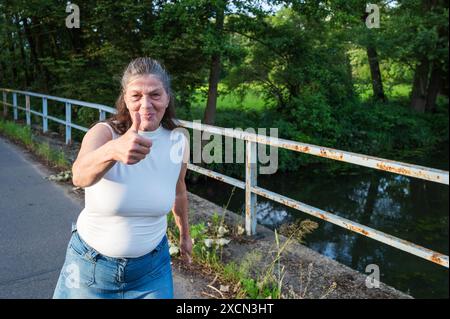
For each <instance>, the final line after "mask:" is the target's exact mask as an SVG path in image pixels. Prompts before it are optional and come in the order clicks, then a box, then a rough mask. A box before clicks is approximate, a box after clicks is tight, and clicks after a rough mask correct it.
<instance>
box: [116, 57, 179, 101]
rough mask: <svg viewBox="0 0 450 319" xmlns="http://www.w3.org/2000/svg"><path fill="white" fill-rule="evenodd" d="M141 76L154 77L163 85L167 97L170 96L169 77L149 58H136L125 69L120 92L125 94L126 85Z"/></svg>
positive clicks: (156, 62) (157, 63) (159, 65)
mask: <svg viewBox="0 0 450 319" xmlns="http://www.w3.org/2000/svg"><path fill="white" fill-rule="evenodd" d="M142 75H153V76H156V77H157V78H158V79H159V80H160V81H161V82H162V84H163V87H164V89H165V90H166V93H167V94H168V95H171V93H172V89H171V86H170V76H169V74H168V73H167V71H166V70H165V68H164V67H163V66H162V65H161V64H160V63H159V62H158V61H156V60H154V59H152V58H149V57H141V58H136V59H134V60H133V61H131V62H130V63H129V64H128V66H127V67H126V69H125V71H124V72H123V75H122V80H121V85H122V91H123V92H125V90H126V88H127V85H128V83H130V82H131V81H132V80H133V79H134V78H135V77H137V76H142Z"/></svg>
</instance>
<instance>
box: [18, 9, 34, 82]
mask: <svg viewBox="0 0 450 319" xmlns="http://www.w3.org/2000/svg"><path fill="white" fill-rule="evenodd" d="M14 20H15V21H16V29H17V38H18V39H19V47H20V56H21V58H22V68H23V70H24V72H25V88H28V86H29V85H30V83H31V78H30V74H29V72H28V71H29V70H28V62H27V56H26V54H25V44H24V41H23V38H22V30H21V27H20V24H19V19H18V17H17V16H15V17H14Z"/></svg>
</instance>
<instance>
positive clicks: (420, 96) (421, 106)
mask: <svg viewBox="0 0 450 319" xmlns="http://www.w3.org/2000/svg"><path fill="white" fill-rule="evenodd" d="M429 68H430V66H429V62H428V60H427V59H426V58H423V59H422V61H420V63H419V64H418V65H417V66H416V71H415V73H414V82H413V88H412V92H411V108H412V109H413V110H416V111H417V112H421V113H423V112H425V105H426V102H427V84H428V73H429Z"/></svg>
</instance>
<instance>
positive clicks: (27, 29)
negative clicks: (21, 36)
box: [22, 19, 39, 78]
mask: <svg viewBox="0 0 450 319" xmlns="http://www.w3.org/2000/svg"><path fill="white" fill-rule="evenodd" d="M22 22H23V27H24V30H25V36H26V38H27V41H28V46H29V47H30V60H31V65H32V67H33V68H32V70H33V78H36V76H37V75H38V72H39V68H38V66H39V64H38V58H37V54H36V43H35V41H34V38H33V35H32V33H31V30H30V26H29V25H28V22H27V19H22Z"/></svg>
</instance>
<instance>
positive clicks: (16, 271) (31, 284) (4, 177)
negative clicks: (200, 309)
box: [0, 137, 194, 298]
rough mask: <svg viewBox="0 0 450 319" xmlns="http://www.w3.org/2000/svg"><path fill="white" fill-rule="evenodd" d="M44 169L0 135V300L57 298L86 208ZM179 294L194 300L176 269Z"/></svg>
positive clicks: (184, 280)
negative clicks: (73, 238)
mask: <svg viewBox="0 0 450 319" xmlns="http://www.w3.org/2000/svg"><path fill="white" fill-rule="evenodd" d="M44 169H45V168H44V167H43V166H42V165H41V164H39V163H36V162H33V161H32V160H30V157H29V156H28V155H27V154H26V153H25V152H24V151H23V150H22V149H20V148H18V147H17V146H15V145H14V144H12V143H10V142H9V141H7V140H5V139H3V138H1V137H0V254H1V255H0V256H1V258H0V298H51V296H52V294H53V289H54V287H55V285H56V281H57V279H58V275H59V272H60V270H61V267H62V265H63V263H64V255H65V251H66V247H67V243H68V241H69V238H70V228H71V223H72V222H73V221H75V220H76V218H77V216H78V214H79V213H80V211H81V209H82V207H81V205H80V203H79V202H77V201H76V200H75V199H73V198H71V197H70V196H69V195H68V194H67V191H66V190H65V189H64V188H63V187H62V186H60V185H58V184H56V183H54V182H51V181H48V180H46V179H44V177H45V176H47V174H46V172H45V171H44ZM174 283H175V287H174V289H175V297H176V298H192V297H194V296H193V295H192V294H191V293H190V292H189V289H190V287H189V285H190V282H189V280H188V279H185V278H183V277H181V276H180V274H178V273H177V272H174Z"/></svg>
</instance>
